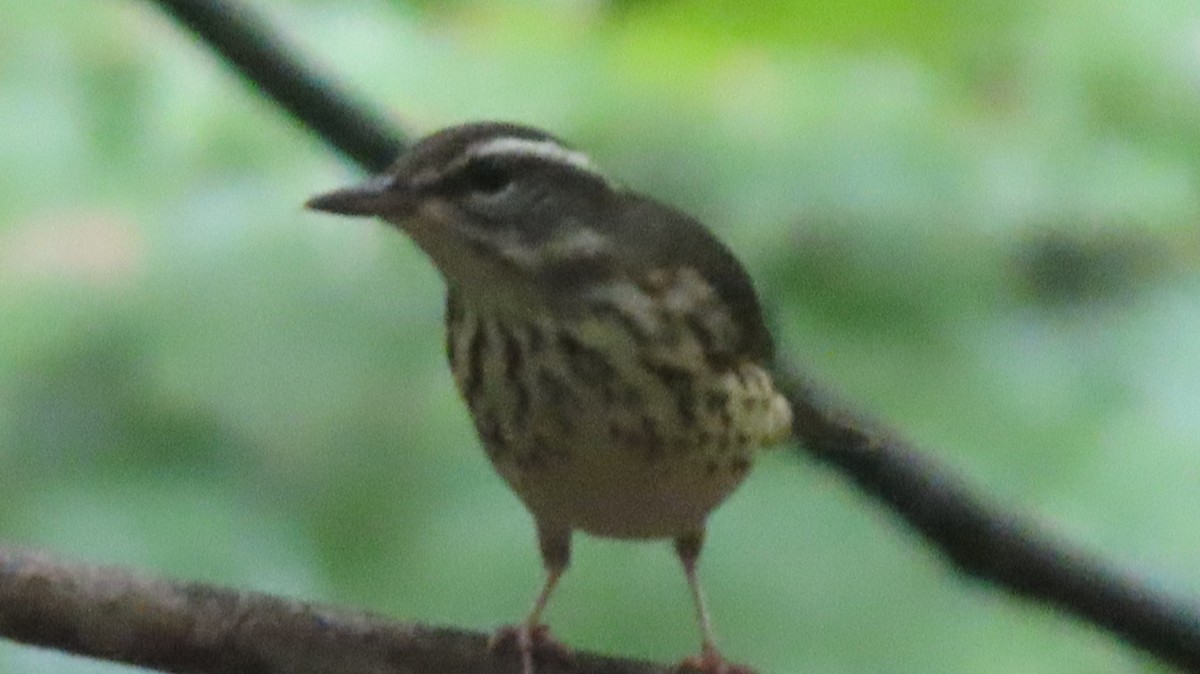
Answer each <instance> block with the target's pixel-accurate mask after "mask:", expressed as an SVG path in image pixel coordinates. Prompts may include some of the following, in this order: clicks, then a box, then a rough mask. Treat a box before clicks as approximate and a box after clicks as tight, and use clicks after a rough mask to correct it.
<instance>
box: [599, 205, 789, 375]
mask: <svg viewBox="0 0 1200 674" xmlns="http://www.w3.org/2000/svg"><path fill="white" fill-rule="evenodd" d="M620 201H621V202H622V203H623V206H622V208H621V209H620V210H622V211H623V213H621V215H620V217H616V218H611V219H610V221H609V222H610V223H611V224H609V227H612V228H614V229H615V228H620V229H621V230H622V231H620V232H619V233H616V234H617V236H615V237H614V240H616V241H619V242H621V244H622V247H623V250H622V251H621V253H620V255H621V257H622V258H624V259H628V260H630V261H631V262H632V266H633V267H634V268H638V269H654V268H668V269H678V268H681V267H692V268H694V269H695V270H696V271H697V272H699V273H700V275H701V276H702V277H703V278H704V280H705V281H707V282H708V283H709V284H710V285H712V287H713V289H714V290H715V291H716V293H717V296H718V297H719V298H720V299H721V300H722V301H723V302H725V303H726V304H727V305H728V306H729V308H730V311H731V314H732V318H733V320H734V322H735V323H736V325H737V328H738V333H739V339H738V340H737V343H736V346H735V348H734V350H733V353H731V354H729V355H731V356H733V357H736V358H749V359H751V360H754V361H757V362H763V361H766V360H769V359H770V358H771V356H772V355H773V353H774V344H773V342H772V340H771V334H770V332H768V331H767V326H766V323H765V322H764V321H763V314H762V307H761V306H760V305H759V303H758V295H757V294H756V293H755V292H754V286H753V284H752V283H751V281H750V277H749V275H747V274H746V270H745V269H743V268H742V265H741V263H740V262H739V261H738V259H737V258H736V257H734V255H733V253H732V252H731V251H730V250H729V249H728V248H726V247H725V244H723V243H721V241H720V240H718V239H717V237H716V236H714V235H713V234H712V232H710V231H709V230H708V229H707V228H706V227H705V226H704V225H702V224H701V223H700V222H698V221H697V220H695V219H694V218H692V217H690V216H688V215H686V214H684V213H681V212H680V211H678V210H676V209H674V208H671V207H670V206H667V205H665V204H662V203H660V202H658V201H655V200H653V199H650V198H648V197H643V196H640V195H634V194H630V193H625V194H624V195H623V198H622V199H620Z"/></svg>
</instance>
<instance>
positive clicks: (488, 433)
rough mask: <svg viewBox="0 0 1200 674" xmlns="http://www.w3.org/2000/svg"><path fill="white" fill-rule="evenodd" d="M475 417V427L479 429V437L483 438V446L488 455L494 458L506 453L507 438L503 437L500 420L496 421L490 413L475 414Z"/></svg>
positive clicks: (507, 448) (507, 447)
mask: <svg viewBox="0 0 1200 674" xmlns="http://www.w3.org/2000/svg"><path fill="white" fill-rule="evenodd" d="M477 418H478V420H477V421H476V422H475V429H476V430H477V431H479V437H480V438H481V439H482V440H483V447H484V449H485V450H487V453H488V456H490V457H492V458H493V459H496V458H499V457H501V456H504V455H505V454H507V453H508V450H509V446H508V440H507V439H506V438H505V437H504V431H503V430H502V429H501V428H500V422H498V421H496V418H495V417H493V416H492V415H491V414H481V415H477Z"/></svg>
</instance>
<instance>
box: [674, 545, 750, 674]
mask: <svg viewBox="0 0 1200 674" xmlns="http://www.w3.org/2000/svg"><path fill="white" fill-rule="evenodd" d="M702 547H704V530H703V529H700V530H699V531H693V532H692V533H690V534H686V535H684V536H680V537H679V538H676V539H675V554H677V555H679V561H681V562H683V572H684V573H685V574H686V575H687V582H688V588H689V589H690V590H691V591H692V602H693V603H694V604H695V606H696V622H697V623H699V625H700V637H701V642H700V655H698V656H692V657H690V658H686V659H684V661H683V662H681V663H679V668H678V669H679V670H680V671H681V672H703V674H754V670H752V669H750V668H748V667H744V666H742V665H735V664H732V663H729V662H726V660H725V657H724V656H722V655H721V652H720V651H718V650H717V643H716V641H715V640H714V638H713V629H712V619H711V618H710V617H709V614H708V606H707V605H706V604H705V603H704V592H703V591H702V590H701V589H700V579H699V578H698V577H697V575H696V565H697V562H698V561H699V559H700V549H701V548H702Z"/></svg>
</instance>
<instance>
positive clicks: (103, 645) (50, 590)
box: [0, 547, 670, 674]
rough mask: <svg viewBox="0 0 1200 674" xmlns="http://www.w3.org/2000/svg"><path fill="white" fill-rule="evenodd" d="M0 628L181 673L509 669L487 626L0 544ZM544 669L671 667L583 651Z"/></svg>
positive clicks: (657, 672)
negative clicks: (407, 620) (164, 575)
mask: <svg viewBox="0 0 1200 674" xmlns="http://www.w3.org/2000/svg"><path fill="white" fill-rule="evenodd" d="M0 635H3V636H5V637H8V638H10V639H15V640H17V641H21V642H24V643H27V644H32V645H35V646H43V647H46V648H56V649H59V650H62V651H66V652H68V653H74V654H77V655H89V656H92V657H96V658H102V659H104V660H110V661H114V662H123V663H127V664H131V665H139V666H142V667H148V668H151V669H157V670H159V671H163V672H174V673H177V674H278V673H281V672H287V674H406V673H412V674H462V673H463V672H471V673H472V674H512V673H513V672H516V671H517V670H519V669H520V667H519V664H520V661H519V658H518V657H517V656H516V654H515V653H511V654H492V653H489V652H488V650H487V637H486V636H485V635H482V634H476V633H473V632H466V631H462V630H455V629H448V628H434V627H425V626H421V625H405V624H400V623H394V622H389V621H386V620H384V619H382V618H379V617H377V616H373V615H370V614H366V613H352V612H346V611H345V610H342V609H337V608H334V607H330V606H320V605H316V604H308V603H302V602H297V601H292V600H288V599H280V598H277V597H269V596H266V595H261V594H255V593H252V592H240V591H237V590H231V589H222V588H215V587H209V586H207V585H200V584H196V583H176V582H168V581H164V580H157V579H151V578H145V577H141V576H137V575H134V574H132V573H129V572H128V571H123V570H120V569H112V568H103V567H98V566H90V565H85V564H71V563H66V562H62V561H59V560H55V559H51V558H49V557H46V556H44V555H40V554H34V553H27V552H19V551H15V550H8V549H5V548H3V547H0ZM538 672H539V674H560V673H563V674H565V673H566V672H570V674H670V670H669V669H667V668H664V667H658V666H655V665H651V664H649V663H645V662H636V661H633V660H616V659H612V658H604V657H600V656H596V655H591V654H586V653H576V654H575V658H574V659H573V660H572V662H571V663H570V665H569V666H563V665H562V664H561V663H555V662H550V661H548V662H545V663H541V664H540V665H539V668H538Z"/></svg>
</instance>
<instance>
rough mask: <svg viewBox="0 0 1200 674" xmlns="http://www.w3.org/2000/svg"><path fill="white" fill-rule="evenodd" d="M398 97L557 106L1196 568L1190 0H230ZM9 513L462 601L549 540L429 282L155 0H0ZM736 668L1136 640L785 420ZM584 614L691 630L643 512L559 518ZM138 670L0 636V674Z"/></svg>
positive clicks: (730, 514) (829, 667)
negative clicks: (934, 539) (470, 406)
mask: <svg viewBox="0 0 1200 674" xmlns="http://www.w3.org/2000/svg"><path fill="white" fill-rule="evenodd" d="M255 4H256V5H259V6H260V8H261V9H263V10H266V12H267V16H268V18H269V19H270V20H271V21H272V22H273V23H275V24H276V25H278V26H279V28H280V29H281V30H283V31H285V33H286V34H287V35H288V36H289V38H291V39H293V40H295V41H296V42H298V43H299V44H300V45H302V46H303V48H304V49H305V50H306V51H307V52H308V53H310V54H311V55H313V56H315V57H316V58H317V59H318V60H319V61H320V62H321V63H322V65H323V67H324V68H325V69H326V70H327V72H330V73H337V74H338V75H339V76H341V77H344V78H345V80H346V82H347V83H348V84H350V85H352V86H354V87H356V88H359V89H361V90H363V91H365V92H369V94H370V95H371V97H373V99H374V100H375V101H377V102H378V104H379V105H380V106H383V108H384V109H385V110H388V111H392V112H393V114H394V118H395V120H396V121H397V122H398V123H400V124H403V125H404V126H405V128H408V129H411V130H413V131H414V132H418V133H420V132H425V131H429V130H433V129H435V128H437V127H440V126H444V125H447V124H449V123H452V122H457V121H465V120H471V119H481V118H503V119H511V120H517V121H522V122H526V123H532V124H536V125H539V126H544V127H547V128H549V129H551V130H553V131H554V132H556V133H557V134H559V135H561V136H563V137H565V138H567V139H569V140H571V141H572V142H573V143H574V144H575V145H576V146H578V147H581V148H584V149H586V150H588V151H589V152H590V153H591V154H592V155H593V156H594V157H595V158H596V160H597V161H598V163H600V164H601V165H602V166H604V167H606V169H607V171H608V172H609V173H610V174H611V175H613V176H615V177H617V178H619V179H620V180H622V181H623V182H625V183H626V184H629V185H635V186H637V187H638V188H639V189H642V190H644V191H646V192H649V193H652V194H654V195H656V196H659V197H661V198H664V199H667V200H668V201H671V202H673V203H676V204H680V205H682V206H685V207H686V209H687V210H689V211H691V212H692V213H694V214H696V215H697V216H699V217H700V218H701V219H702V220H704V221H706V222H708V223H710V224H711V225H712V226H713V227H714V229H716V230H717V231H718V233H719V234H720V236H721V237H722V238H724V239H725V240H726V241H728V242H729V243H730V245H731V246H732V247H733V248H734V249H735V250H736V251H737V252H738V254H739V255H740V257H741V258H742V259H743V260H744V262H745V264H746V266H747V267H748V269H749V270H750V272H751V274H752V276H754V278H755V280H756V282H757V285H758V287H759V290H760V292H761V294H762V295H763V296H764V297H765V298H766V299H765V302H766V304H767V306H768V310H769V313H770V315H771V322H772V324H773V325H774V327H775V331H776V334H777V337H778V341H779V343H780V346H781V350H782V351H783V352H785V353H787V354H790V355H791V356H792V357H793V358H795V359H798V360H799V361H800V362H802V363H804V364H805V366H806V367H807V368H808V369H809V370H811V371H812V372H813V373H815V374H816V375H817V376H818V377H819V378H821V379H822V380H823V381H826V382H829V383H831V384H832V385H833V386H834V387H836V388H837V389H838V390H839V391H840V392H842V393H843V394H844V395H845V396H846V397H847V399H849V400H851V401H853V402H854V403H855V404H856V405H859V406H861V407H863V408H865V409H868V410H871V411H873V412H874V413H877V414H878V415H879V416H881V417H882V418H883V419H885V420H887V421H888V422H889V423H890V424H892V425H894V426H895V427H896V428H899V429H901V430H902V431H903V433H904V434H906V435H907V436H908V437H911V438H912V439H914V440H915V441H917V442H919V443H920V444H921V445H922V446H924V447H926V448H927V449H928V451H929V452H930V453H932V454H935V455H936V456H937V458H938V459H940V460H942V461H943V462H945V463H946V464H947V465H949V466H951V467H952V468H953V469H954V471H955V472H956V473H958V474H961V475H963V476H965V477H966V478H967V479H969V480H970V481H971V482H972V483H973V484H975V485H977V486H978V487H979V488H980V489H981V490H983V491H985V492H986V493H989V494H992V495H994V497H995V498H996V499H997V500H998V501H999V502H1001V503H1004V504H1006V505H1008V506H1011V507H1012V508H1014V509H1016V510H1018V511H1020V512H1024V513H1027V514H1030V515H1031V516H1033V517H1035V518H1036V519H1037V520H1038V521H1039V522H1041V523H1042V524H1044V525H1045V526H1046V527H1048V528H1049V529H1050V530H1052V531H1054V532H1056V533H1058V534H1060V535H1061V536H1063V537H1064V538H1066V539H1069V540H1072V541H1076V542H1078V543H1079V544H1081V545H1083V546H1084V547H1086V548H1087V549H1090V550H1093V551H1097V552H1100V553H1102V554H1103V555H1104V556H1106V557H1108V558H1110V559H1112V560H1114V561H1115V562H1117V563H1119V564H1121V565H1122V566H1124V567H1127V568H1129V569H1131V570H1132V571H1134V572H1135V573H1137V574H1139V575H1140V576H1142V577H1145V578H1148V579H1149V580H1150V581H1151V582H1152V583H1154V584H1155V585H1156V586H1158V587H1161V588H1163V589H1166V590H1170V591H1173V592H1177V593H1179V594H1180V595H1183V596H1192V597H1195V596H1198V595H1200V563H1198V562H1200V533H1198V532H1200V452H1198V451H1197V450H1198V445H1200V440H1198V439H1197V438H1200V383H1198V382H1200V228H1198V227H1197V224H1198V216H1200V192H1198V190H1197V188H1198V184H1197V176H1198V172H1200V5H1197V4H1196V3H1195V2H1194V0H1160V1H1156V2H1148V1H1147V2H1141V1H1139V0H1105V1H1103V2H1096V1H1094V0H1063V1H1060V2H1054V3H1037V2H1029V1H1021V0H1017V1H1014V2H1007V3H994V2H985V1H983V0H968V1H962V2H949V1H946V0H936V1H931V2H924V3H916V2H913V3H898V2H894V1H890V0H859V1H857V2H854V3H842V2H834V1H833V0H814V1H813V2H808V3H793V2H784V1H782V0H775V1H764V2H735V1H733V0H728V1H725V2H700V1H699V0H697V1H693V2H685V1H676V2H634V1H630V0H626V1H625V2H611V3H605V2H599V1H592V2H587V1H583V0H579V1H575V2H561V3H551V2H516V1H508V2H470V1H466V0H463V1H459V2H450V3H445V2H432V1H429V2H423V3H398V2H396V3H387V2H381V1H379V0H374V1H369V0H354V1H350V0H343V1H341V2H329V1H327V0H326V1H320V2H319V1H317V0H308V1H305V2H301V1H298V0H289V1H287V2H283V1H280V2H272V3H266V2H258V3H255ZM0 161H2V162H3V166H4V169H3V172H2V173H0V542H3V544H6V545H12V544H15V545H20V546H27V547H34V548H39V549H44V550H48V551H53V552H55V553H59V554H61V555H64V556H67V557H70V558H74V559H80V560H89V561H93V562H102V563H111V564H118V565H122V566H129V567H134V568H138V569H144V570H146V571H149V572H152V573H155V574H160V575H165V576H170V577H177V578H187V579H196V580H203V581H211V582H214V583H220V584H226V585H234V586H238V587H243V588H251V589H255V590H261V591H267V592H275V593H281V594H285V595H288V596H292V597H299V598H305V599H313V600H320V601H329V602H337V603H342V604H348V605H353V606H361V607H365V608H369V609H371V610H374V611H379V612H382V613H385V614H387V615H389V616H394V617H396V618H399V619H402V620H412V621H421V622H428V623H441V624H452V625H458V626H463V627H469V628H475V629H480V630H486V629H491V628H492V627H493V626H495V625H497V624H499V623H502V622H509V621H514V620H516V619H517V618H518V617H519V616H521V615H522V614H523V613H524V611H525V609H526V608H527V606H528V602H529V601H530V600H531V599H532V596H533V593H534V591H535V588H536V586H537V584H538V582H539V580H540V568H539V562H538V559H537V555H536V552H535V547H534V544H533V535H532V531H531V526H530V522H529V521H528V517H527V516H526V514H525V513H524V512H523V510H522V509H521V507H520V505H519V504H518V502H517V501H516V499H515V498H514V497H513V496H512V495H510V494H509V493H508V492H507V491H506V489H505V488H504V486H503V485H502V483H501V481H500V480H499V479H498V478H496V477H495V476H494V475H493V474H492V473H491V471H490V469H489V467H488V466H487V464H486V460H485V459H484V456H483V454H482V452H481V451H480V450H479V448H478V446H477V442H476V440H475V438H474V437H473V432H472V430H471V426H470V423H469V420H468V418H467V415H466V412H465V410H464V409H463V407H462V405H461V404H460V403H459V401H458V399H457V397H456V394H455V393H454V391H453V389H452V385H451V382H450V377H449V373H448V370H447V368H446V366H445V364H444V362H443V357H442V353H443V351H442V335H441V303H442V287H441V283H440V281H439V279H438V277H437V275H436V273H435V272H434V271H433V269H432V268H431V266H430V265H429V264H428V263H427V261H426V260H424V259H423V258H422V257H421V255H420V254H419V253H418V252H417V251H416V250H414V248H413V247H412V246H411V245H409V244H408V242H406V241H405V240H404V239H403V238H402V237H400V236H398V235H397V234H396V233H394V232H392V231H388V230H386V229H385V228H383V227H381V226H378V225H375V224H372V223H368V222H360V221H348V220H342V219H336V218H330V217H321V216H318V215H315V214H310V213H305V212H303V211H302V210H301V207H300V204H301V203H302V202H303V201H304V200H305V199H306V198H307V197H308V196H310V195H312V194H314V193H316V192H319V191H322V190H325V189H328V188H331V187H334V186H338V185H341V184H343V183H345V182H346V181H349V180H353V179H354V177H355V175H354V171H353V170H352V169H351V168H350V167H349V165H348V164H346V163H344V162H340V161H339V160H338V159H337V158H336V157H335V156H333V155H332V154H331V153H330V152H329V151H328V150H327V149H326V148H325V147H323V146H322V145H321V144H320V143H318V142H317V141H316V140H315V139H313V138H312V137H310V136H308V135H307V134H306V133H305V132H304V131H303V130H302V129H300V128H299V127H298V126H297V125H296V124H295V123H292V122H290V121H288V120H286V119H284V118H283V117H282V116H281V115H280V114H279V113H278V112H277V111H276V110H275V109H274V108H273V107H272V106H270V105H269V104H267V103H265V102H264V101H263V100H262V99H261V98H260V97H258V96H257V95H255V94H253V93H251V92H248V91H247V90H246V89H245V87H243V86H242V85H241V83H240V82H238V81H236V80H235V79H234V78H233V77H231V76H230V75H229V74H228V73H227V72H226V71H225V70H224V69H223V68H222V67H221V66H219V65H218V64H217V63H216V62H215V60H214V59H213V58H212V57H211V56H210V55H209V54H208V53H207V52H205V51H204V50H203V49H202V48H200V47H198V45H197V44H196V43H195V42H194V40H193V39H191V38H190V37H189V36H187V35H185V34H183V33H181V32H180V31H178V30H176V29H175V28H174V26H173V25H171V24H170V22H169V21H167V20H166V19H165V18H164V17H162V16H161V15H160V14H159V13H158V12H156V11H155V9H154V8H153V6H152V3H149V2H134V1H132V0H109V1H108V2H89V3H83V2H76V1H75V0H44V1H43V2H38V3H34V2H20V1H19V0H5V2H4V3H3V5H0ZM702 575H703V577H704V579H705V582H706V586H707V590H708V593H709V595H710V599H711V603H712V608H713V610H714V613H715V619H716V625H717V629H718V632H719V634H720V637H721V641H722V643H723V645H724V646H725V648H726V650H727V652H728V653H729V654H730V655H731V657H733V658H734V659H737V660H742V661H748V662H751V663H753V664H755V665H757V666H758V667H759V668H761V669H762V670H763V671H764V672H775V673H790V672H821V673H823V674H826V673H836V672H899V673H906V672H912V673H914V674H915V673H918V672H920V673H925V672H955V673H970V672H980V673H985V672H1029V673H1037V672H1158V671H1165V669H1164V668H1162V667H1160V666H1158V665H1155V664H1154V663H1152V662H1151V661H1149V660H1148V659H1146V658H1144V657H1142V656H1140V655H1138V654H1136V653H1133V652H1131V651H1130V650H1128V649H1126V648H1124V647H1121V646H1119V645H1116V644H1115V643H1114V642H1113V640H1112V639H1111V638H1109V637H1108V636H1106V635H1103V634H1099V633H1097V632H1095V631H1094V630H1092V629H1090V628H1087V627H1083V626H1080V625H1078V624H1076V623H1075V622H1074V621H1072V620H1068V619H1062V618H1060V617H1058V616H1056V615H1053V614H1052V613H1050V612H1048V611H1044V610H1041V609H1039V608H1036V607H1032V606H1030V605H1027V604H1025V603H1021V602H1017V601H1015V600H1011V599H1009V598H1007V597H1005V596H1003V595H1001V594H997V593H994V592H990V591H987V590H984V589H982V588H979V587H976V586H974V585H971V584H968V583H966V582H964V581H963V580H961V579H960V578H959V577H957V576H955V575H954V574H953V573H952V572H951V571H950V570H949V569H948V568H947V567H946V565H945V564H944V563H943V562H942V561H941V560H940V559H939V558H938V557H937V556H936V555H935V554H933V553H932V552H931V551H930V550H929V549H927V548H926V547H925V546H924V545H923V544H922V542H921V541H920V540H918V539H917V538H916V537H914V536H913V535H912V534H911V533H909V532H908V531H907V530H905V529H904V528H903V527H902V526H900V525H899V524H897V522H896V521H895V520H894V519H893V518H892V517H891V516H889V515H888V514H887V513H886V512H884V511H882V510H880V509H879V508H878V507H876V506H875V505H874V504H872V503H868V502H866V501H864V500H863V499H862V498H861V497H860V496H859V495H858V494H857V493H855V492H854V491H853V490H852V489H850V488H849V487H848V486H847V485H846V484H845V482H843V480H842V479H840V478H839V477H838V476H836V475H833V474H831V473H829V472H827V471H826V470H824V469H822V468H820V467H817V466H815V465H813V464H812V463H810V462H808V461H806V460H804V459H803V458H800V457H799V456H798V455H797V454H795V453H793V452H790V451H786V450H784V451H778V452H773V453H771V454H770V455H768V456H766V457H765V458H764V459H763V461H761V462H760V464H759V466H758V468H757V469H756V471H755V473H754V475H753V476H752V478H751V479H750V480H749V482H748V484H747V485H746V486H745V488H744V489H742V490H741V491H740V492H739V493H738V494H737V495H736V496H735V497H734V498H733V499H732V500H731V501H730V502H729V503H728V504H727V506H725V507H723V508H722V509H721V510H720V511H719V512H718V513H717V514H716V515H715V516H714V518H713V520H712V527H711V536H710V543H709V547H708V549H707V551H706V554H705V558H704V560H703V567H702ZM548 617H549V620H550V621H551V623H552V624H553V626H554V628H555V629H556V631H557V632H558V634H559V635H560V636H562V637H563V638H564V639H565V640H566V641H567V642H569V643H570V644H572V645H573V646H576V647H578V648H586V649H598V650H602V651H605V652H609V653H617V654H623V655H630V656H639V657H647V658H653V659H657V660H661V661H674V660H676V659H678V658H680V657H682V656H683V655H685V654H687V653H690V652H692V651H693V650H694V648H695V645H696V641H697V638H696V633H695V628H694V625H693V623H692V614H691V607H690V605H689V603H688V596H687V593H686V588H685V585H684V582H683V578H682V574H681V573H680V572H679V570H678V568H677V565H676V562H675V560H674V559H673V557H672V555H671V553H670V548H669V546H668V545H665V544H650V545H635V544H627V543H613V542H605V541H596V540H590V539H578V540H577V548H576V557H575V565H574V567H573V569H572V571H571V573H570V574H569V575H568V576H567V577H566V580H565V581H564V583H563V585H562V587H561V590H560V592H559V593H558V595H557V596H556V597H555V601H554V602H553V604H552V606H551V609H550V612H549V616H548ZM121 670H123V668H120V667H117V666H113V665H102V664H97V663H93V662H89V661H86V660H78V659H72V658H68V657H66V656H61V655H57V654H53V653H47V652H41V651H37V650H34V649H30V648H24V647H17V646H13V645H9V644H6V645H0V672H12V673H14V674H16V673H20V674H25V673H28V672H55V673H58V672H66V673H75V672H99V671H110V672H111V671H121Z"/></svg>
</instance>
